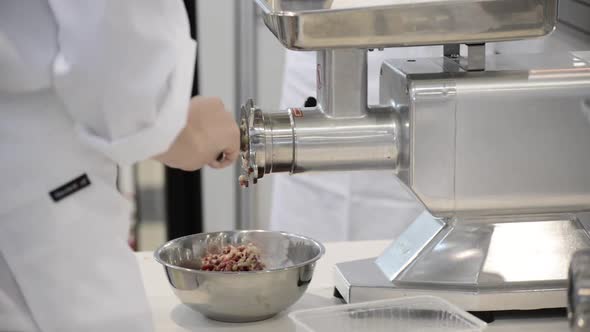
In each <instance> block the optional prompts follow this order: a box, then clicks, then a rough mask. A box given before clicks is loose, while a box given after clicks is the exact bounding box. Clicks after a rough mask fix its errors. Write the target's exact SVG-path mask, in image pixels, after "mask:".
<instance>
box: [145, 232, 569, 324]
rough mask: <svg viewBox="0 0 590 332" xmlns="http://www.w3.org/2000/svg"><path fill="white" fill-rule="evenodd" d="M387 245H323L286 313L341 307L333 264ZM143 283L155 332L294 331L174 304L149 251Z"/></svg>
mask: <svg viewBox="0 0 590 332" xmlns="http://www.w3.org/2000/svg"><path fill="white" fill-rule="evenodd" d="M388 244H389V242H388V241H370V242H346V243H327V244H325V246H326V255H325V256H324V257H323V258H322V259H321V260H320V261H319V262H318V265H317V267H316V272H315V274H314V278H313V280H312V282H311V284H310V286H309V289H308V290H307V293H306V294H305V295H304V296H303V298H302V299H301V300H299V302H297V303H296V304H295V305H294V306H293V307H291V308H290V309H289V310H291V311H292V310H297V309H307V308H314V307H322V306H329V305H334V304H341V301H340V300H338V299H335V298H334V297H333V296H332V294H333V290H334V286H333V283H332V268H333V266H334V265H335V264H336V263H339V262H344V261H350V260H356V259H363V258H369V257H375V256H377V255H379V254H380V253H381V251H382V250H383V249H384V248H385V247H386V246H387V245H388ZM137 259H138V261H139V266H140V269H141V272H142V276H143V282H144V286H145V289H146V293H147V296H148V300H149V302H150V306H151V308H152V312H153V318H154V323H155V326H156V331H157V332H172V331H212V332H221V331H262V332H264V331H269V332H270V331H295V326H294V325H293V324H292V323H291V321H290V319H289V318H288V317H287V315H286V312H283V313H281V314H279V315H277V316H276V317H274V318H272V319H269V320H266V321H263V322H256V323H247V324H230V323H220V322H215V321H211V320H208V319H207V318H205V317H204V316H202V315H201V314H199V313H197V312H194V311H192V310H191V309H189V308H188V307H185V306H184V305H182V304H181V303H180V301H178V299H177V298H176V297H175V295H174V293H173V292H172V290H171V288H170V285H169V284H168V281H167V280H166V275H165V273H164V269H163V268H162V267H161V266H160V265H159V264H158V263H156V262H155V261H154V259H153V258H152V253H151V252H141V253H137ZM486 331H490V332H499V331H518V332H526V331H534V332H558V331H564V332H565V331H569V329H568V326H567V321H566V319H565V318H550V317H527V318H514V317H512V318H505V319H504V318H503V319H499V320H497V321H495V322H494V323H492V324H490V327H489V328H488V330H486Z"/></svg>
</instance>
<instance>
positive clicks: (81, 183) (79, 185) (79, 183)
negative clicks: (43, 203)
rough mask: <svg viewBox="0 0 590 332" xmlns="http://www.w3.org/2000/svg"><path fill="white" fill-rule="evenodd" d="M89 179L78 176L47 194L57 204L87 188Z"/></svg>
mask: <svg viewBox="0 0 590 332" xmlns="http://www.w3.org/2000/svg"><path fill="white" fill-rule="evenodd" d="M89 185H90V179H89V178H88V176H87V175H86V174H84V175H82V176H79V177H77V178H75V179H73V180H72V181H70V182H68V183H66V184H64V185H63V186H61V187H59V188H57V189H55V190H53V191H52V192H50V193H49V195H50V196H51V198H52V199H53V201H54V202H59V201H61V200H62V199H64V198H66V197H68V196H70V195H72V194H75V193H76V192H78V191H80V190H82V189H84V188H86V187H88V186H89Z"/></svg>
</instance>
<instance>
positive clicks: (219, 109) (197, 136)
mask: <svg viewBox="0 0 590 332" xmlns="http://www.w3.org/2000/svg"><path fill="white" fill-rule="evenodd" d="M239 153H240V130H239V129H238V126H237V124H236V122H235V121H234V119H233V118H232V116H231V114H230V113H228V112H226V111H225V108H224V106H223V102H222V101H221V100H220V99H219V98H212V97H194V98H193V99H192V100H191V102H190V109H189V114H188V121H187V124H186V126H185V128H184V129H183V130H182V131H181V132H180V134H179V135H178V137H177V138H176V140H175V141H174V143H172V146H171V147H170V149H168V151H166V152H165V153H163V154H161V155H159V156H157V157H156V158H155V159H157V160H159V161H160V162H162V163H163V164H165V165H167V166H169V167H172V168H178V169H182V170H185V171H194V170H197V169H200V168H201V167H203V166H205V165H209V166H211V167H213V168H224V167H227V166H229V165H231V164H232V163H233V162H234V161H235V160H236V159H237V158H238V156H239ZM220 156H223V159H219V157H220Z"/></svg>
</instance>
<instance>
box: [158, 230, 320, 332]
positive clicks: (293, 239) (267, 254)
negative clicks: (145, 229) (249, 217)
mask: <svg viewBox="0 0 590 332" xmlns="http://www.w3.org/2000/svg"><path fill="white" fill-rule="evenodd" d="M247 243H253V244H255V245H256V246H257V247H258V248H259V249H260V251H261V260H262V261H263V262H264V264H265V265H266V270H264V271H258V272H211V271H201V270H200V265H201V264H200V259H201V257H203V256H204V255H206V254H207V253H208V252H217V251H219V250H220V248H222V247H223V246H225V245H228V244H232V245H239V244H247ZM324 252H325V249H324V247H323V246H322V244H320V243H319V242H317V241H314V240H312V239H310V238H307V237H304V236H300V235H295V234H288V233H282V232H270V231H228V232H216V233H205V234H195V235H189V236H186V237H182V238H178V239H175V240H172V241H170V242H168V243H166V244H164V245H163V246H162V247H160V248H159V249H158V250H156V252H155V254H154V257H155V259H156V261H158V262H159V263H160V264H162V265H164V269H165V271H166V275H167V277H168V281H169V282H170V285H171V286H172V289H173V290H174V293H175V294H176V296H177V297H178V298H179V299H180V301H182V303H184V304H185V305H187V306H189V307H190V308H192V309H193V310H196V311H198V312H200V313H202V314H204V315H205V316H207V317H209V318H211V319H215V320H219V321H225V322H252V321H258V320H263V319H267V318H270V317H272V316H274V315H276V314H277V313H279V312H280V311H282V310H284V309H286V308H287V307H289V306H291V305H292V304H294V303H295V302H297V300H299V298H300V297H301V296H302V295H303V293H304V292H305V290H306V289H307V286H308V285H309V283H310V282H311V278H312V276H313V272H314V268H315V263H316V261H317V260H318V259H320V257H322V255H323V254H324Z"/></svg>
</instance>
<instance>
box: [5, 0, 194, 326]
mask: <svg viewBox="0 0 590 332" xmlns="http://www.w3.org/2000/svg"><path fill="white" fill-rule="evenodd" d="M195 50H196V45H195V43H194V41H193V40H192V39H191V38H190V31H189V24H188V20H187V16H186V12H185V9H184V6H183V5H182V2H181V1H174V0H167V1H161V0H123V1H122V0H49V1H48V0H2V1H0V179H1V181H2V185H1V186H0V331H44V332H45V331H51V332H54V331H55V332H58V331H59V332H68V331H76V332H78V331H85V332H94V331H97V332H98V331H101V332H102V331H150V330H152V322H151V317H150V310H149V308H148V305H147V301H146V298H145V295H144V289H143V286H142V282H141V276H140V274H139V270H138V266H137V262H136V261H135V257H134V255H133V254H132V252H131V250H130V249H129V247H128V246H127V243H126V240H127V236H128V230H129V223H128V219H129V214H130V211H131V210H130V206H129V203H128V202H126V201H125V199H124V198H123V197H122V196H121V195H120V194H119V193H118V192H117V190H116V187H115V186H116V177H117V164H132V163H134V162H136V161H140V160H143V159H147V158H150V157H153V156H155V155H157V154H159V153H161V152H164V151H165V150H166V149H167V148H168V147H169V146H170V144H171V143H172V142H173V140H174V138H175V137H176V136H177V134H178V133H179V132H180V130H181V129H182V128H183V126H184V125H185V123H186V117H187V111H188V102H189V99H190V93H191V87H192V79H193V73H194V60H195ZM80 177H83V178H85V179H86V180H85V181H86V182H85V183H84V184H88V181H89V183H90V185H88V186H83V185H81V184H80V182H76V183H74V186H78V187H73V188H74V189H72V187H71V185H72V183H71V181H72V180H74V179H76V178H80ZM68 184H69V185H70V186H69V187H68ZM76 188H77V189H76ZM56 192H60V193H61V194H62V195H57V196H52V194H55V193H56ZM64 193H65V194H64ZM68 193H69V194H68ZM56 198H57V199H56Z"/></svg>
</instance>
